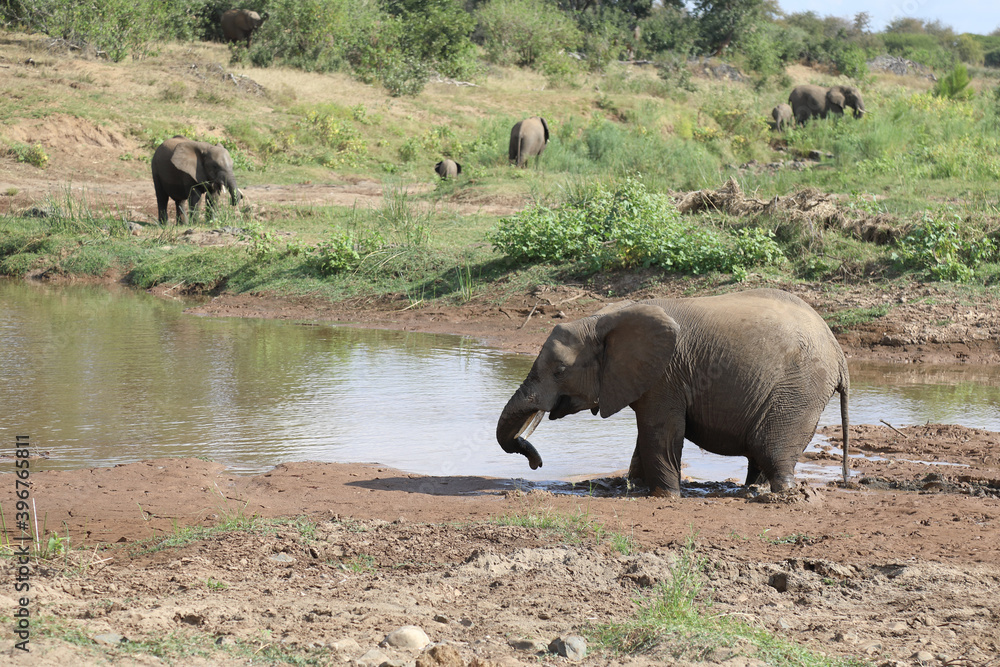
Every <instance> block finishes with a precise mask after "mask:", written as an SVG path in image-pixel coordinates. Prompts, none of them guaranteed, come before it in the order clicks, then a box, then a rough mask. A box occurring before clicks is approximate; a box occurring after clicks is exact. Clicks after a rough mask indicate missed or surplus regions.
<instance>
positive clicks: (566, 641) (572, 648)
mask: <svg viewBox="0 0 1000 667" xmlns="http://www.w3.org/2000/svg"><path fill="white" fill-rule="evenodd" d="M549 652H550V653H555V654H556V655H561V656H562V657H564V658H568V659H570V660H583V659H584V658H585V657H587V640H585V639H584V638H583V637H581V636H579V635H566V636H565V637H556V638H555V639H553V640H552V641H551V642H550V643H549Z"/></svg>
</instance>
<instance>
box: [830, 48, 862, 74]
mask: <svg viewBox="0 0 1000 667" xmlns="http://www.w3.org/2000/svg"><path fill="white" fill-rule="evenodd" d="M866 61H867V59H866V58H865V52H864V51H863V50H861V49H860V48H858V47H857V46H854V45H853V44H848V45H846V46H844V47H843V48H840V49H838V50H837V51H836V52H835V53H834V54H833V64H834V66H835V67H836V68H837V71H838V72H840V73H841V74H843V75H844V76H846V77H850V78H852V79H855V80H857V81H860V80H861V79H864V78H865V77H866V76H868V63H867V62H866Z"/></svg>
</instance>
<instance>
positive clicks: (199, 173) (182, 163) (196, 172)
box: [170, 143, 208, 183]
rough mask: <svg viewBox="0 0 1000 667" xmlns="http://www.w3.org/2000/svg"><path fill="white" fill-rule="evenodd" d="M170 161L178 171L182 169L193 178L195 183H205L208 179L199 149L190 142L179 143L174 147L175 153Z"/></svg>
mask: <svg viewBox="0 0 1000 667" xmlns="http://www.w3.org/2000/svg"><path fill="white" fill-rule="evenodd" d="M170 163H171V164H172V165H174V167H175V168H176V169H177V170H178V171H182V172H184V173H185V174H187V175H188V176H190V177H191V178H193V179H194V181H195V183H204V182H205V181H207V180H208V176H207V175H206V174H205V167H204V166H202V163H201V159H200V158H199V156H198V151H197V150H195V147H194V146H193V145H192V144H190V143H183V144H177V147H176V148H174V154H173V156H172V157H171V158H170Z"/></svg>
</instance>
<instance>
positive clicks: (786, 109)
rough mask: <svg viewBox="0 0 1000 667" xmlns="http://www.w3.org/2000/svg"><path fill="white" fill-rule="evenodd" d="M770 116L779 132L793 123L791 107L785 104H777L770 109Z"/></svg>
mask: <svg viewBox="0 0 1000 667" xmlns="http://www.w3.org/2000/svg"><path fill="white" fill-rule="evenodd" d="M771 118H773V119H774V128H775V129H776V130H778V131H779V132H781V131H782V130H787V129H788V128H789V126H791V125H794V124H795V119H794V118H793V117H792V107H790V106H788V105H787V104H779V105H778V106H776V107H774V108H773V109H771Z"/></svg>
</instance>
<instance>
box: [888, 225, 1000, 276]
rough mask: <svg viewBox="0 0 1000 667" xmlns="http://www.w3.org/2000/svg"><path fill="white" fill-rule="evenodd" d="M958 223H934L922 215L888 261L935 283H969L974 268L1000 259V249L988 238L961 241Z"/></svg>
mask: <svg viewBox="0 0 1000 667" xmlns="http://www.w3.org/2000/svg"><path fill="white" fill-rule="evenodd" d="M961 222H962V220H961V218H959V216H957V215H952V216H949V217H947V218H943V219H938V218H935V217H933V216H931V215H930V214H925V215H924V217H923V219H922V220H921V221H920V223H919V224H917V225H916V226H915V227H914V228H913V229H912V230H911V231H910V233H909V234H907V235H906V236H905V237H903V239H901V240H900V241H899V242H898V243H897V246H896V249H895V251H894V252H893V253H892V259H893V260H894V261H896V262H897V263H898V264H900V265H901V266H902V267H905V268H912V269H917V270H921V269H923V270H926V271H927V273H928V275H929V276H930V277H932V278H934V279H936V280H950V281H954V282H968V281H970V280H971V279H972V277H973V268H974V267H976V266H978V265H979V264H982V263H989V262H996V261H997V260H998V259H1000V249H998V247H997V243H996V241H994V240H993V239H991V238H989V237H984V236H978V237H977V238H972V239H968V238H963V237H962V235H961V233H960V232H959V228H960V227H961Z"/></svg>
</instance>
